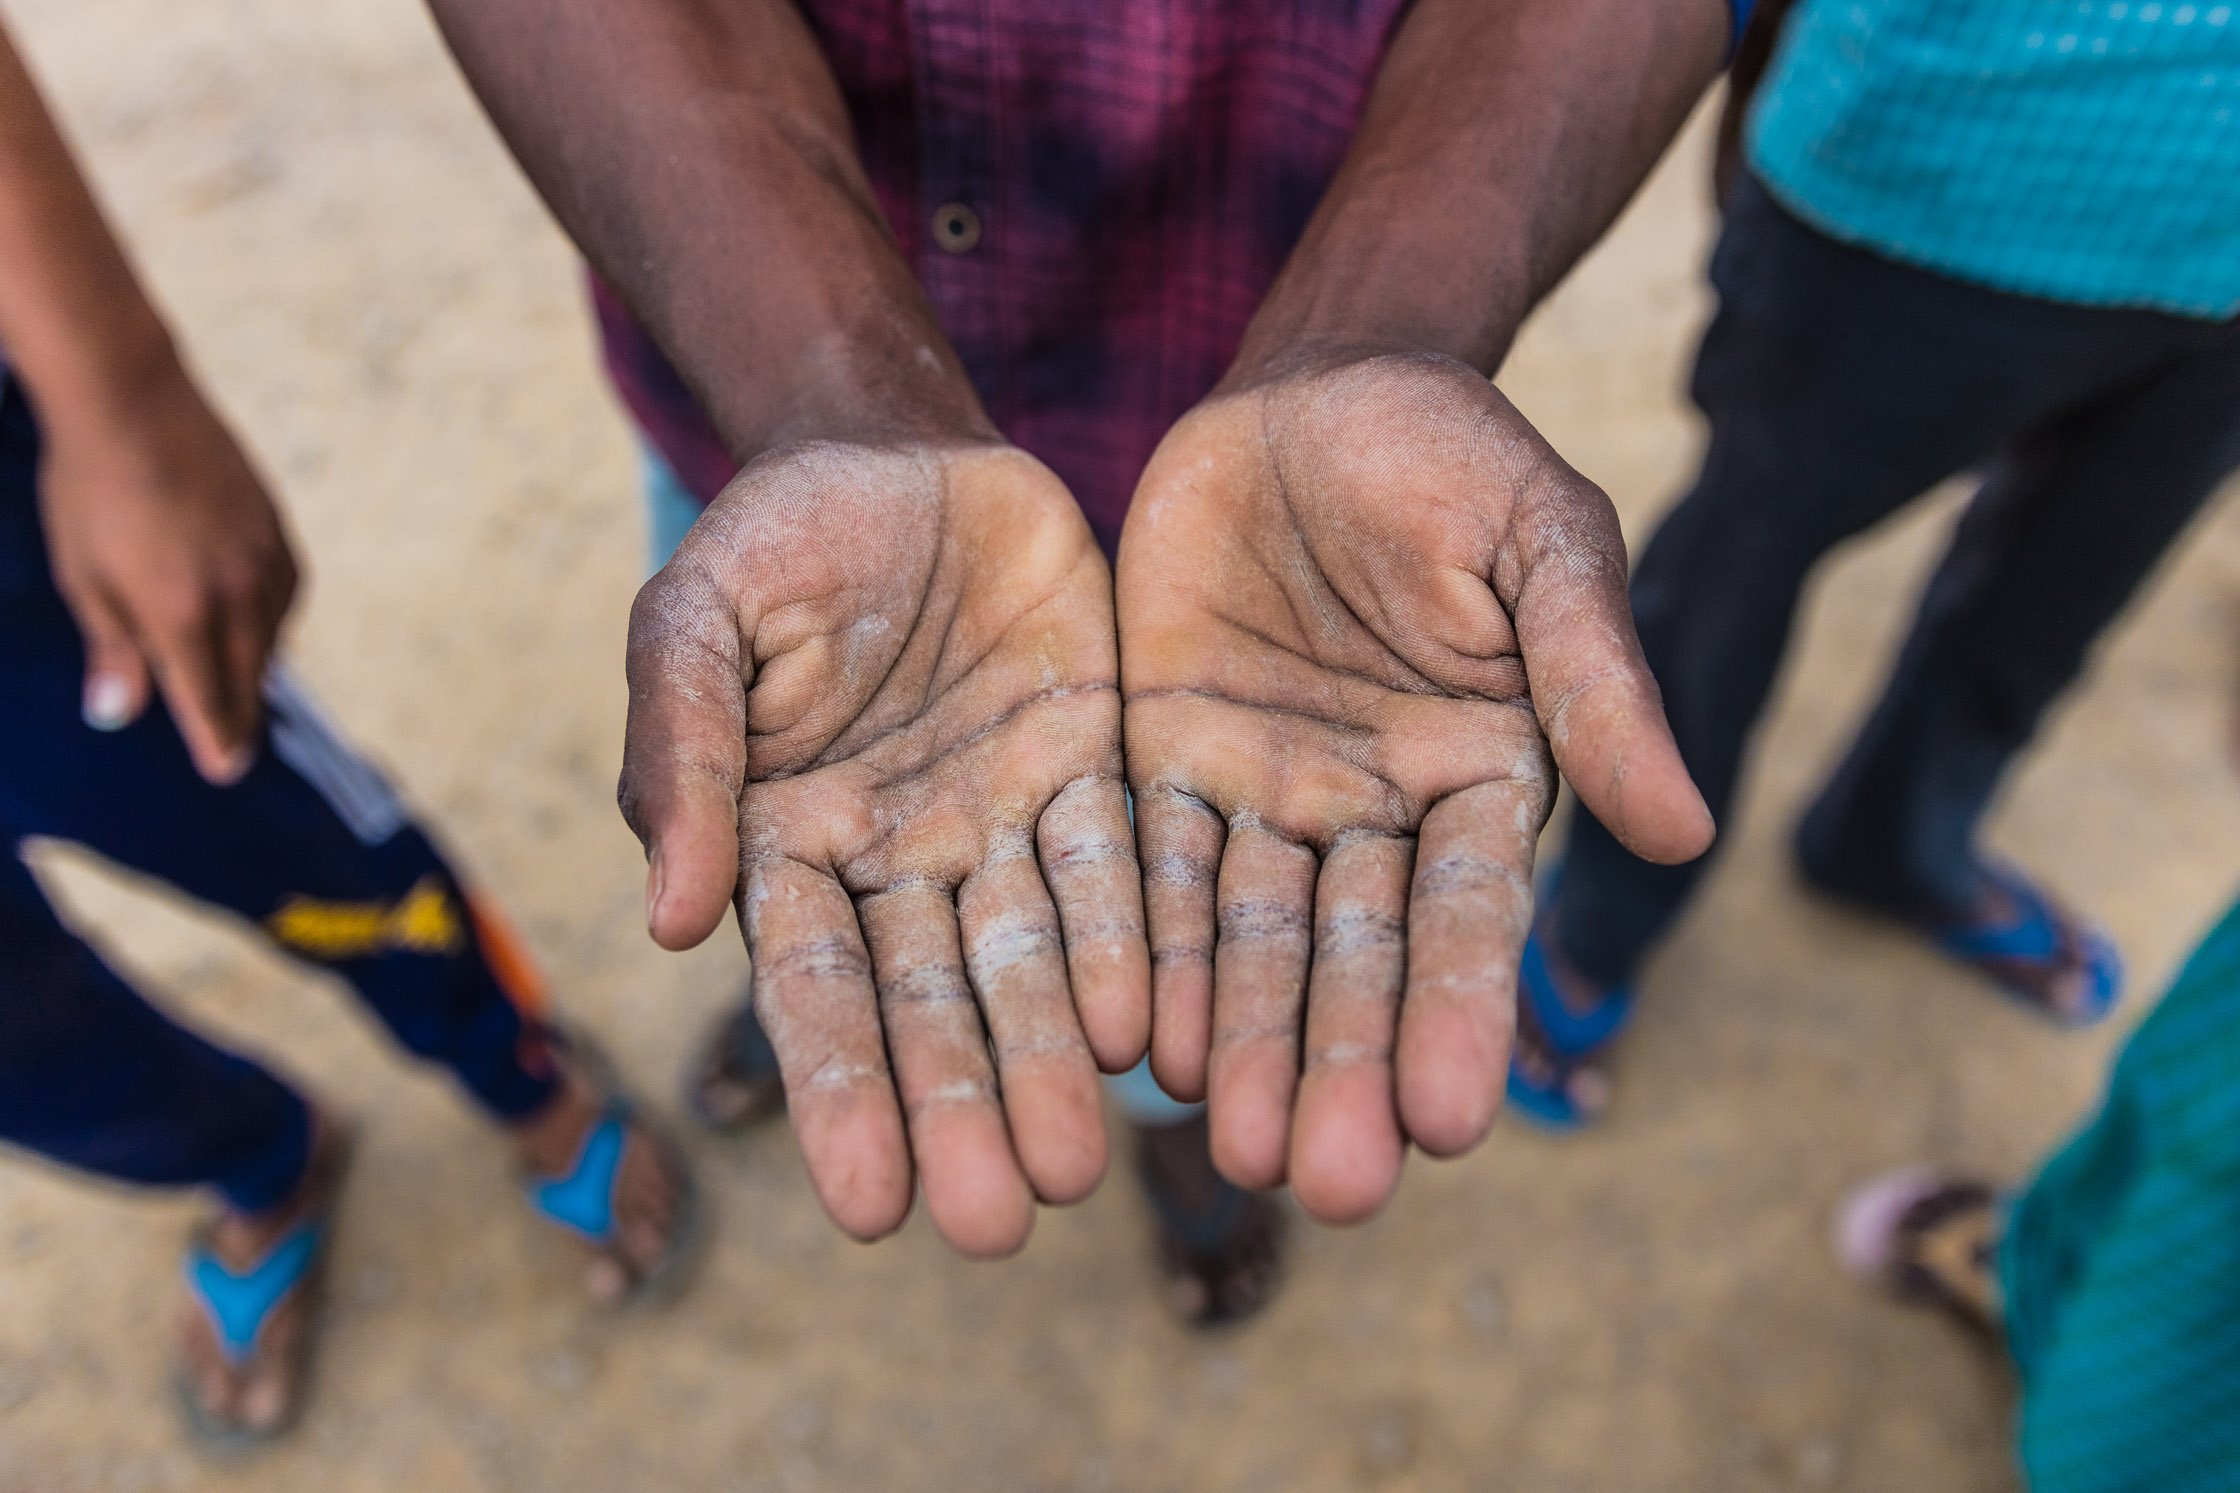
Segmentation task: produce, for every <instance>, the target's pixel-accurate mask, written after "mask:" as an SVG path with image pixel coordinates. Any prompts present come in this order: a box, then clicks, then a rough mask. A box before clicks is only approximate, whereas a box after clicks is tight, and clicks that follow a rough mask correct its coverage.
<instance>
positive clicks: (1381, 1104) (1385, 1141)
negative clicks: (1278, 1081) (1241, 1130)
mask: <svg viewBox="0 0 2240 1493" xmlns="http://www.w3.org/2000/svg"><path fill="white" fill-rule="evenodd" d="M1405 1156H1406V1144H1405V1142H1404V1141H1403V1139H1402V1137H1401V1134H1400V1124H1399V1117H1398V1115H1397V1113H1396V1111H1395V1110H1394V1107H1393V1093H1392V1084H1391V1081H1390V1075H1389V1070H1387V1069H1385V1068H1383V1067H1382V1066H1376V1067H1371V1066H1367V1065H1364V1066H1360V1067H1351V1068H1339V1069H1331V1070H1326V1071H1322V1072H1317V1073H1313V1074H1310V1075H1308V1077H1307V1078H1306V1079H1305V1081H1304V1082H1303V1083H1302V1084H1301V1086H1300V1094H1299V1113H1298V1118H1297V1121H1296V1122H1295V1130H1294V1132H1293V1135H1292V1138H1291V1192H1292V1196H1294V1197H1296V1198H1297V1199H1298V1200H1299V1206H1300V1207H1302V1208H1304V1209H1305V1210H1306V1211H1307V1213H1308V1215H1309V1216H1310V1217H1313V1218H1315V1219H1317V1220H1319V1221H1321V1222H1323V1223H1329V1224H1355V1223H1363V1222H1366V1221H1367V1220H1368V1219H1371V1218H1373V1217H1375V1216H1376V1215H1377V1214H1378V1213H1379V1212H1381V1211H1382V1210H1383V1208H1384V1205H1385V1204H1386V1203H1387V1202H1389V1201H1391V1198H1392V1194H1393V1190H1394V1189H1395V1188H1396V1187H1397V1186H1398V1185H1399V1182H1400V1168H1401V1164H1402V1161H1403V1159H1404V1158H1405Z"/></svg>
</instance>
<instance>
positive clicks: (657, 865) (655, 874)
mask: <svg viewBox="0 0 2240 1493" xmlns="http://www.w3.org/2000/svg"><path fill="white" fill-rule="evenodd" d="M660 907H661V847H660V846H658V845H656V846H655V847H654V848H653V854H651V855H649V856H647V857H646V931H647V932H649V933H650V932H652V931H653V915H654V913H655V912H657V911H659V910H660Z"/></svg>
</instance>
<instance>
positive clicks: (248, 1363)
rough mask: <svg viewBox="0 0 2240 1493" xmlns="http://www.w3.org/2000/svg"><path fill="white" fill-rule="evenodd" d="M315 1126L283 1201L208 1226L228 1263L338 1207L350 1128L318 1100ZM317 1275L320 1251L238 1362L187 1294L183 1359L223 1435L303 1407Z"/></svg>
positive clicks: (287, 1420) (215, 1249) (206, 1235)
mask: <svg viewBox="0 0 2240 1493" xmlns="http://www.w3.org/2000/svg"><path fill="white" fill-rule="evenodd" d="M312 1127H313V1128H312V1139H311V1163H310V1165H309V1167H308V1168H307V1169H306V1170H305V1172H304V1178H303V1181H302V1182H301V1183H300V1184H299V1185H298V1186H297V1188H296V1190H295V1192H294V1193H293V1194H292V1195H291V1196H290V1197H289V1198H288V1199H287V1201H285V1202H283V1203H282V1204H280V1206H278V1207H276V1208H273V1209H271V1210H269V1211H267V1212H263V1213H239V1212H235V1211H233V1210H232V1209H227V1210H225V1211H223V1212H221V1213H219V1214H218V1216H217V1217H216V1218H215V1219H213V1220H212V1221H211V1222H210V1223H208V1224H207V1225H205V1226H204V1228H203V1230H202V1233H201V1236H200V1243H201V1244H202V1245H203V1247H205V1248H207V1249H208V1250H209V1251H210V1252H211V1253H212V1254H214V1255H215V1256H216V1257H217V1260H218V1263H219V1264H221V1265H222V1266H224V1267H225V1268H226V1269H227V1270H228V1271H230V1272H232V1273H234V1274H236V1275H245V1274H248V1273H249V1272H251V1271H253V1270H254V1269H256V1267H257V1266H258V1264H259V1263H261V1262H262V1261H264V1260H265V1259H266V1258H267V1257H268V1256H270V1255H271V1254H272V1252H273V1250H274V1249H275V1248H277V1247H278V1246H279V1245H280V1244H281V1243H282V1241H284V1240H285V1239H287V1237H288V1236H289V1235H290V1234H292V1233H294V1232H295V1231H296V1230H297V1229H298V1228H300V1227H301V1226H302V1225H303V1224H304V1223H306V1222H308V1221H310V1220H313V1219H317V1218H320V1217H321V1216H323V1215H328V1214H331V1213H332V1212H333V1210H334V1206H335V1203H336V1201H337V1199H338V1198H339V1196H340V1194H341V1191H342V1180H343V1176H344V1173H345V1172H346V1171H347V1170H348V1165H349V1151H350V1143H349V1135H348V1132H347V1131H346V1129H345V1128H344V1127H343V1125H342V1124H341V1122H340V1121H339V1120H337V1119H336V1118H334V1117H333V1116H331V1115H328V1114H326V1113H324V1112H322V1111H321V1110H319V1109H317V1108H314V1109H313V1110H312ZM322 1248H323V1241H322ZM320 1275H321V1264H320V1262H319V1261H318V1260H314V1261H313V1263H312V1265H311V1267H310V1268H309V1269H308V1270H306V1271H305V1272H304V1274H303V1275H302V1276H301V1277H300V1278H299V1279H298V1281H297V1282H296V1284H295V1286H294V1287H293V1288H292V1289H290V1291H289V1292H288V1294H287V1295H286V1296H284V1297H283V1298H282V1299H281V1301H280V1303H279V1304H278V1305H277V1306H275V1307H274V1308H273V1309H272V1312H271V1314H270V1315H269V1316H267V1317H266V1318H265V1320H264V1323H263V1325H262V1327H261V1328H260V1329H259V1330H258V1332H257V1335H256V1340H255V1342H254V1343H253V1344H252V1345H251V1347H250V1349H249V1352H248V1354H247V1356H246V1357H245V1358H243V1359H241V1360H240V1361H239V1362H236V1361H234V1360H233V1359H231V1358H229V1357H228V1356H227V1354H226V1351H225V1348H224V1347H223V1346H222V1345H221V1343H220V1341H219V1336H218V1328H217V1325H216V1324H215V1323H214V1322H212V1320H211V1318H210V1313H209V1310H208V1308H207V1307H205V1306H204V1305H203V1304H202V1303H201V1302H200V1301H199V1300H196V1299H191V1298H190V1299H189V1300H188V1302H187V1303H186V1305H185V1307H184V1309H183V1310H182V1311H181V1313H180V1319H179V1360H180V1369H181V1371H182V1374H183V1376H184V1384H183V1390H184V1392H185V1393H186V1394H187V1395H188V1396H189V1397H190V1399H191V1401H192V1409H193V1411H194V1414H195V1417H196V1419H197V1421H198V1422H199V1424H200V1425H201V1426H202V1427H203V1428H205V1429H207V1430H208V1431H209V1432H211V1433H212V1434H214V1435H216V1436H219V1437H222V1438H235V1437H238V1438H240V1439H242V1440H248V1441H262V1440H265V1439H268V1438H270V1437H273V1436H276V1435H278V1434H279V1433H280V1432H282V1431H284V1430H286V1429H287V1428H288V1427H289V1426H290V1425H292V1424H293V1423H294V1422H295V1419H296V1417H297V1416H298V1415H299V1414H301V1413H302V1410H303V1399H304V1389H305V1386H306V1385H307V1383H308V1382H309V1378H310V1369H311V1352H310V1350H311V1335H312V1328H313V1325H314V1323H315V1321H316V1317H317V1312H318V1307H319V1301H320V1296H321V1284H322V1283H321V1279H320Z"/></svg>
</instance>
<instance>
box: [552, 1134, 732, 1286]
mask: <svg viewBox="0 0 2240 1493" xmlns="http://www.w3.org/2000/svg"><path fill="white" fill-rule="evenodd" d="M631 1119H632V1115H631V1110H630V1107H629V1105H628V1104H626V1103H624V1102H622V1101H620V1100H616V1101H614V1102H612V1103H610V1104H609V1105H608V1106H607V1111H606V1113H605V1114H604V1115H602V1116H600V1118H599V1122H598V1123H597V1124H596V1125H593V1126H592V1127H591V1129H590V1131H589V1133H587V1134H586V1135H585V1136H584V1138H583V1145H582V1146H581V1147H580V1148H579V1149H578V1150H577V1152H576V1159H575V1164H574V1165H573V1166H571V1167H570V1168H569V1169H568V1170H567V1172H565V1173H564V1174H563V1175H561V1176H557V1177H531V1178H528V1179H527V1180H526V1181H524V1183H523V1184H522V1191H523V1193H524V1195H525V1196H526V1197H527V1198H528V1200H529V1206H530V1207H531V1208H533V1209H535V1210H536V1211H537V1213H538V1215H539V1216H540V1217H542V1218H545V1219H547V1220H549V1221H550V1222H552V1223H555V1224H558V1225H559V1226H560V1227H561V1228H564V1229H566V1230H567V1231H568V1232H569V1233H572V1234H574V1235H575V1236H576V1237H578V1238H579V1239H582V1240H583V1241H584V1242H585V1243H587V1244H589V1245H591V1246H592V1247H593V1248H594V1249H598V1250H601V1251H605V1252H607V1253H611V1254H618V1253H619V1252H618V1251H617V1249H616V1245H617V1243H618V1237H617V1236H618V1232H619V1230H618V1227H617V1224H616V1221H615V1210H614V1192H615V1187H616V1185H617V1183H618V1182H619V1181H620V1179H621V1176H622V1158H623V1153H624V1152H625V1151H627V1150H628V1149H629V1145H630V1125H631ZM646 1134H647V1136H648V1138H649V1140H650V1142H651V1143H652V1144H655V1145H663V1142H662V1141H661V1139H660V1138H659V1137H658V1136H655V1135H653V1134H652V1132H651V1131H647V1132H646ZM664 1150H665V1151H667V1153H668V1154H667V1155H666V1156H665V1159H666V1160H667V1161H668V1162H669V1163H670V1165H669V1171H670V1174H671V1175H672V1176H673V1177H674V1179H675V1182H676V1187H677V1204H676V1215H675V1221H674V1224H673V1225H672V1227H671V1229H670V1233H669V1248H668V1250H667V1251H666V1252H665V1253H664V1254H663V1255H662V1257H661V1258H660V1260H658V1261H656V1262H655V1263H654V1265H653V1266H652V1268H650V1269H648V1270H646V1271H644V1272H643V1273H641V1274H639V1275H638V1276H637V1277H636V1278H635V1279H634V1280H633V1281H632V1282H631V1284H630V1289H629V1290H628V1291H626V1292H625V1293H624V1295H625V1297H626V1298H627V1299H630V1300H648V1299H652V1298H655V1297H659V1296H664V1295H666V1294H667V1293H668V1292H669V1291H670V1290H671V1289H673V1288H674V1286H675V1285H676V1283H677V1281H678V1280H679V1278H680V1276H681V1274H682V1270H683V1266H684V1264H685V1261H686V1259H687V1257H688V1256H689V1254H690V1253H691V1246H692V1244H693V1243H694V1241H695V1240H696V1239H697V1237H698V1227H697V1225H698V1221H699V1192H698V1189H697V1188H695V1187H694V1185H693V1181H692V1173H691V1171H690V1170H689V1169H688V1168H687V1167H686V1166H685V1165H684V1162H683V1159H682V1158H681V1157H679V1156H677V1155H676V1154H675V1153H674V1151H673V1150H669V1148H667V1147H666V1146H664Z"/></svg>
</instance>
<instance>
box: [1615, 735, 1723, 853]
mask: <svg viewBox="0 0 2240 1493" xmlns="http://www.w3.org/2000/svg"><path fill="white" fill-rule="evenodd" d="M1658 758H1659V760H1656V761H1655V762H1653V764H1652V765H1651V766H1650V767H1649V768H1648V769H1647V770H1643V771H1637V772H1635V773H1632V774H1629V775H1628V776H1627V777H1626V778H1625V779H1624V780H1623V782H1622V785H1621V787H1620V789H1619V793H1618V809H1619V812H1618V816H1617V817H1618V819H1619V821H1620V824H1621V825H1622V826H1623V828H1620V829H1614V830H1613V833H1615V834H1616V835H1617V836H1618V840H1619V842H1620V843H1621V844H1623V845H1624V846H1625V847H1626V848H1627V849H1628V850H1631V851H1632V852H1633V853H1634V854H1635V855H1638V856H1640V857H1641V858H1642V859H1643V860H1645V861H1653V862H1655V863H1656V864H1658V865H1661V866H1674V865H1679V864H1680V863H1682V862H1684V861H1692V860H1694V859H1695V858H1696V857H1697V856H1699V855H1702V854H1703V853H1704V852H1705V851H1707V850H1709V849H1710V848H1711V842H1712V840H1713V838H1714V837H1715V836H1716V835H1717V833H1718V827H1717V825H1716V824H1714V823H1713V821H1712V818H1711V807H1710V805H1708V804H1706V803H1705V802H1704V801H1703V793H1702V791H1701V790H1699V789H1698V788H1697V787H1696V784H1695V779H1693V778H1692V777H1690V776H1689V775H1688V769H1687V768H1686V766H1684V765H1683V764H1682V763H1681V761H1680V756H1679V752H1678V750H1677V748H1673V749H1669V750H1668V751H1667V752H1664V753H1659V754H1658Z"/></svg>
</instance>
